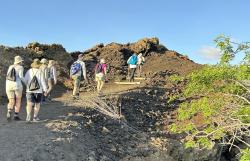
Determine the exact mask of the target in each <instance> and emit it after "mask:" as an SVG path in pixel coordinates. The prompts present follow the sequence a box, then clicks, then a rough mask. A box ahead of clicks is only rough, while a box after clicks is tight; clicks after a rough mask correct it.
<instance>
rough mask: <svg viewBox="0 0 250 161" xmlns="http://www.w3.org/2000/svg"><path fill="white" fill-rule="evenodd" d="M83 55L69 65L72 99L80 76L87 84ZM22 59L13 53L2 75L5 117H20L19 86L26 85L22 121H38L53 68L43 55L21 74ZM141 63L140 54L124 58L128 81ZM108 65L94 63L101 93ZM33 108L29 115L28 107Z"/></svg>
mask: <svg viewBox="0 0 250 161" xmlns="http://www.w3.org/2000/svg"><path fill="white" fill-rule="evenodd" d="M83 58H84V57H83V55H82V54H79V55H78V59H77V60H76V61H75V62H74V63H73V64H72V65H71V67H70V77H71V79H72V80H73V82H74V83H73V84H74V88H73V93H72V96H73V98H74V99H79V95H80V84H81V81H82V78H84V80H85V81H86V82H87V83H89V80H88V78H87V70H86V65H85V62H84V60H83ZM23 62H24V60H23V58H22V57H21V56H16V57H15V58H14V63H13V65H10V66H9V68H8V71H7V75H6V94H7V97H8V100H9V103H8V106H7V120H8V121H10V120H11V119H12V115H13V113H14V116H13V119H14V120H16V121H19V120H21V118H20V117H19V112H20V108H21V102H22V95H23V85H25V86H26V99H27V105H26V113H27V116H26V121H27V122H31V121H32V120H33V121H34V122H36V121H39V120H40V119H39V117H38V114H39V110H40V107H41V103H43V102H47V101H48V102H50V101H51V91H52V90H53V88H54V86H55V85H56V84H57V70H56V67H55V63H56V62H55V61H54V60H47V59H45V58H43V59H41V60H39V59H34V60H33V62H32V63H31V65H30V69H29V70H28V71H27V72H26V73H25V75H24V67H23ZM144 62H145V59H144V57H143V56H142V53H140V54H138V55H137V54H136V53H134V54H133V55H132V56H131V57H130V58H129V59H128V61H127V63H128V65H129V68H128V69H129V70H128V73H129V74H128V75H129V81H134V76H135V71H136V69H138V76H141V71H142V65H143V63H144ZM107 68H108V65H107V64H106V62H105V59H103V58H102V59H100V61H99V62H98V63H97V64H96V66H95V81H96V82H97V93H98V94H101V92H102V88H103V86H104V83H105V81H106V78H107V77H106V76H107ZM33 108H34V112H33V117H32V110H33Z"/></svg>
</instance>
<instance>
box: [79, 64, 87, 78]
mask: <svg viewBox="0 0 250 161" xmlns="http://www.w3.org/2000/svg"><path fill="white" fill-rule="evenodd" d="M81 66H82V74H83V77H84V79H85V80H86V81H87V82H88V78H87V70H86V65H85V63H84V62H82V63H81Z"/></svg>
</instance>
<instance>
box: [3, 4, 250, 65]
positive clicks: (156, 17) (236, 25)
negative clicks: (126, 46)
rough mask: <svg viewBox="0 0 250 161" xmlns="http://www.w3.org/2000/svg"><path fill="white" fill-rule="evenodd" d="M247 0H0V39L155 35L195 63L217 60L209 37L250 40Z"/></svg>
mask: <svg viewBox="0 0 250 161" xmlns="http://www.w3.org/2000/svg"><path fill="white" fill-rule="evenodd" d="M249 7H250V1H249V0H0V20H1V21H0V44H2V45H7V46H26V45H27V44H28V43H29V42H33V41H38V42H41V43H59V44H62V45H63V46H64V47H65V48H66V50H67V51H77V50H80V51H83V50H86V49H88V48H90V47H92V46H94V45H95V44H97V43H101V42H102V43H105V44H106V43H110V42H118V43H127V42H134V41H137V40H138V39H141V38H144V37H158V38H159V39H160V43H162V44H163V45H165V46H166V47H167V48H169V49H173V50H176V51H178V52H180V53H184V54H187V55H188V56H189V57H190V58H191V59H193V60H194V61H196V62H199V63H215V62H216V59H215V58H216V57H217V55H216V52H217V51H216V50H215V49H214V43H213V39H214V38H215V37H216V36H217V35H219V34H221V33H224V34H226V35H229V36H232V37H233V38H234V39H235V40H237V41H250V21H249V17H250V13H249Z"/></svg>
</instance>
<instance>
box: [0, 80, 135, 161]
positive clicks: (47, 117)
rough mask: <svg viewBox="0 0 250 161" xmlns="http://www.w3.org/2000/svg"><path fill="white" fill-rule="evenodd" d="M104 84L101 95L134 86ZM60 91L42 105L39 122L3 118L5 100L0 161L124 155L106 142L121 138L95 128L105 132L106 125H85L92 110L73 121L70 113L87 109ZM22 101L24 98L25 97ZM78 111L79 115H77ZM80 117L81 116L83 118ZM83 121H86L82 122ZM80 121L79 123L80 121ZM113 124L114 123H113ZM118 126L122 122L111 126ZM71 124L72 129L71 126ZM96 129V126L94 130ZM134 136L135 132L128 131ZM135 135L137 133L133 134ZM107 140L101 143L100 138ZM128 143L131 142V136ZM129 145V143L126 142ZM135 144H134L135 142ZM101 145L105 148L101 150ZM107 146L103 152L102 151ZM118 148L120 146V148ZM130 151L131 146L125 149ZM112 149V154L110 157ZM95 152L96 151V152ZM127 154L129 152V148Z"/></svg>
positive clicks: (3, 108) (3, 109) (69, 160)
mask: <svg viewBox="0 0 250 161" xmlns="http://www.w3.org/2000/svg"><path fill="white" fill-rule="evenodd" d="M111 86H112V87H114V85H113V84H111V85H107V86H106V88H105V89H106V90H105V91H104V94H111V93H113V94H114V93H119V92H123V91H127V90H129V89H133V88H134V87H135V86H133V85H132V86H131V85H129V86H124V85H123V86H118V85H117V86H116V88H112V89H113V90H111V88H110V87H111ZM58 92H60V93H63V95H62V96H60V97H58V98H55V99H54V100H53V102H51V103H48V104H44V105H42V108H41V111H40V118H41V120H42V121H40V122H37V123H34V122H33V123H29V124H28V123H26V122H25V121H18V122H16V121H11V122H7V121H6V116H5V114H6V103H5V104H2V105H1V106H0V109H1V117H0V138H1V139H0V160H1V161H45V160H46V161H48V160H65V161H77V160H118V158H121V157H123V156H115V155H116V154H115V153H116V151H118V150H119V149H116V147H115V145H113V144H112V145H111V146H110V147H108V146H106V145H105V144H109V143H110V142H112V141H113V140H115V139H117V140H119V139H121V140H120V142H121V144H123V143H122V138H106V137H111V136H108V135H106V134H105V135H97V134H99V132H98V131H100V130H102V133H108V132H109V130H108V129H107V128H105V127H102V129H100V128H99V129H98V127H94V126H92V127H91V129H90V128H89V127H86V124H87V125H88V124H90V123H89V120H88V118H91V117H93V116H91V115H96V112H94V110H92V111H89V110H88V111H87V112H90V113H89V114H87V115H86V118H87V120H86V119H78V120H74V119H75V117H74V119H73V120H72V119H71V118H70V117H71V116H73V115H76V116H79V117H80V116H83V115H84V113H86V109H84V108H81V107H79V106H78V107H77V106H72V104H74V103H76V102H77V101H73V100H72V99H71V97H70V93H67V92H66V91H62V90H61V91H57V93H58ZM91 97H96V94H95V93H93V92H88V93H82V96H81V99H82V100H85V99H89V98H91ZM24 102H25V99H24ZM77 114H78V115H77ZM20 116H21V118H22V120H25V117H26V112H25V104H24V103H23V106H22V110H21V112H20ZM82 118H83V117H82ZM84 122H85V123H84ZM81 123H82V124H81ZM112 124H113V123H112ZM114 126H119V127H120V126H121V125H118V123H117V125H114ZM71 127H72V128H71ZM95 128H97V129H95ZM77 129H78V131H76V130H77ZM103 131H104V132H103ZM131 135H134V134H131ZM134 137H136V136H134ZM128 139H129V136H128ZM104 140H105V141H107V140H108V141H107V142H108V143H106V142H105V143H104V142H103V141H104ZM131 142H134V140H133V139H132V140H131ZM126 144H128V143H126ZM133 144H135V143H133ZM134 146H135V145H134ZM103 148H104V149H103ZM105 148H106V152H105ZM120 150H121V149H120ZM125 150H127V151H128V150H130V151H131V149H125ZM110 151H112V152H113V153H114V156H109V152H110ZM97 153H98V154H97ZM127 153H130V152H129V151H128V152H127Z"/></svg>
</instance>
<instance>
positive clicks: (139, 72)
mask: <svg viewBox="0 0 250 161" xmlns="http://www.w3.org/2000/svg"><path fill="white" fill-rule="evenodd" d="M137 58H138V62H137V66H138V73H137V75H138V77H141V73H142V66H143V64H144V63H145V58H144V57H143V56H142V53H140V54H139V55H138V56H137Z"/></svg>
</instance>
